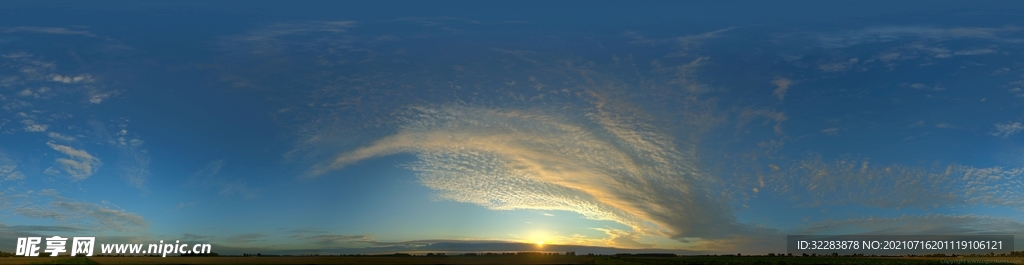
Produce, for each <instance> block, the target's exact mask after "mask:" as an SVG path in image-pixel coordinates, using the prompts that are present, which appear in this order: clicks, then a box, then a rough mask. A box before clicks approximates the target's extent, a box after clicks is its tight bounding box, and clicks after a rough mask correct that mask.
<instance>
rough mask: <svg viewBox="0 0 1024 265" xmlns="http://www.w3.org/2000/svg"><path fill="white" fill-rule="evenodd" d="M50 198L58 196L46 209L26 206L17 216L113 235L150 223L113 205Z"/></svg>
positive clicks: (20, 209)
mask: <svg viewBox="0 0 1024 265" xmlns="http://www.w3.org/2000/svg"><path fill="white" fill-rule="evenodd" d="M48 193H51V194H50V195H47V196H54V198H53V199H52V200H51V201H50V203H48V204H45V205H34V204H29V205H24V206H20V207H18V208H16V209H14V213H16V214H18V215H22V216H25V217H31V218H43V219H54V220H63V221H74V222H77V223H76V225H78V226H79V227H83V228H90V229H96V230H100V231H103V230H112V231H140V230H144V229H146V228H147V227H148V225H149V223H148V222H147V221H146V220H145V219H144V218H142V216H140V215H138V214H135V213H131V212H128V211H125V210H122V209H118V208H116V207H112V206H110V205H100V204H95V203H88V202H77V201H72V200H70V199H68V198H64V197H61V196H57V195H56V194H55V191H53V192H48Z"/></svg>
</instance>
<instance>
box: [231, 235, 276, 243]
mask: <svg viewBox="0 0 1024 265" xmlns="http://www.w3.org/2000/svg"><path fill="white" fill-rule="evenodd" d="M265 237H266V235H264V234H260V233H249V234H239V235H233V236H230V237H228V238H225V239H224V241H227V242H231V243H250V242H257V241H264V240H265V239H263V238H265Z"/></svg>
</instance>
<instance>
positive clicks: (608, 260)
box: [0, 256, 1024, 264]
mask: <svg viewBox="0 0 1024 265" xmlns="http://www.w3.org/2000/svg"><path fill="white" fill-rule="evenodd" d="M0 264H1024V257H974V258H937V257H936V258H924V257H918V258H854V257H837V258H829V257H674V258H673V257H622V258H615V257H609V256H596V257H590V256H576V257H569V256H540V257H515V256H475V257H473V256H448V257H324V256H320V257H305V256H303V257H166V258H161V257H89V258H68V257H58V258H48V257H39V258H26V257H11V258H0Z"/></svg>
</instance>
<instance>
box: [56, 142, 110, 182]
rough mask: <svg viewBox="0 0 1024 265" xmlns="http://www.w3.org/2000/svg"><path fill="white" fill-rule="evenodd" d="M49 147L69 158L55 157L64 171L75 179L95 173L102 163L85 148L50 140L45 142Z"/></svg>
mask: <svg viewBox="0 0 1024 265" xmlns="http://www.w3.org/2000/svg"><path fill="white" fill-rule="evenodd" d="M46 145H49V146H50V148H53V150H56V151H57V152H60V153H62V154H64V155H67V156H68V157H69V158H70V159H69V158H57V160H56V162H57V164H58V165H59V166H60V167H61V168H62V169H63V170H64V172H65V173H67V174H68V175H71V177H72V178H73V179H75V180H83V179H86V178H88V177H89V176H91V175H92V174H93V173H96V170H97V169H98V168H99V167H100V165H102V164H103V163H101V162H100V159H99V158H96V157H93V156H92V155H90V154H89V153H87V152H86V151H85V150H79V149H75V148H72V147H70V146H66V145H59V144H55V143H52V142H47V143H46Z"/></svg>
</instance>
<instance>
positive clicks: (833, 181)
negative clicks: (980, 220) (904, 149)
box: [737, 156, 1024, 209]
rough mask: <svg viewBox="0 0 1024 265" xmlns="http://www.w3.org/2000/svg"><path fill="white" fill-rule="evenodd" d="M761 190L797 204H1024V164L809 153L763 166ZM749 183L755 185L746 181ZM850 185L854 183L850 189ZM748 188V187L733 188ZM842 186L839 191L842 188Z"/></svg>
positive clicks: (901, 206) (894, 205)
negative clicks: (910, 162)
mask: <svg viewBox="0 0 1024 265" xmlns="http://www.w3.org/2000/svg"><path fill="white" fill-rule="evenodd" d="M765 174H766V178H765V179H764V180H763V181H764V184H763V186H761V187H763V188H761V192H760V194H761V195H762V196H764V195H771V196H777V197H778V198H784V199H789V200H792V201H794V202H799V203H800V204H799V205H797V206H800V207H806V206H822V205H850V204H860V205H869V206H874V207H880V208H896V209H898V208H903V207H918V208H934V207H939V206H954V205H964V206H974V205H990V206H1010V207H1024V183H1022V182H1021V181H1020V178H1021V177H1024V168H1002V167H987V168H978V167H971V166H964V165H957V164H949V165H945V166H939V165H936V166H935V167H932V168H923V167H913V166H905V165H898V164H889V165H878V164H875V163H871V162H870V161H868V160H855V159H840V160H834V161H825V160H823V159H822V158H821V157H820V156H812V157H809V158H806V159H803V160H799V161H794V162H792V163H791V164H788V165H785V166H782V167H779V166H773V167H772V168H771V170H770V171H768V172H766V173H765ZM749 186H759V185H758V184H755V183H753V181H751V183H749ZM849 187H857V188H856V189H851V188H849ZM737 190H749V188H743V189H737ZM840 191H842V192H840Z"/></svg>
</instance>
